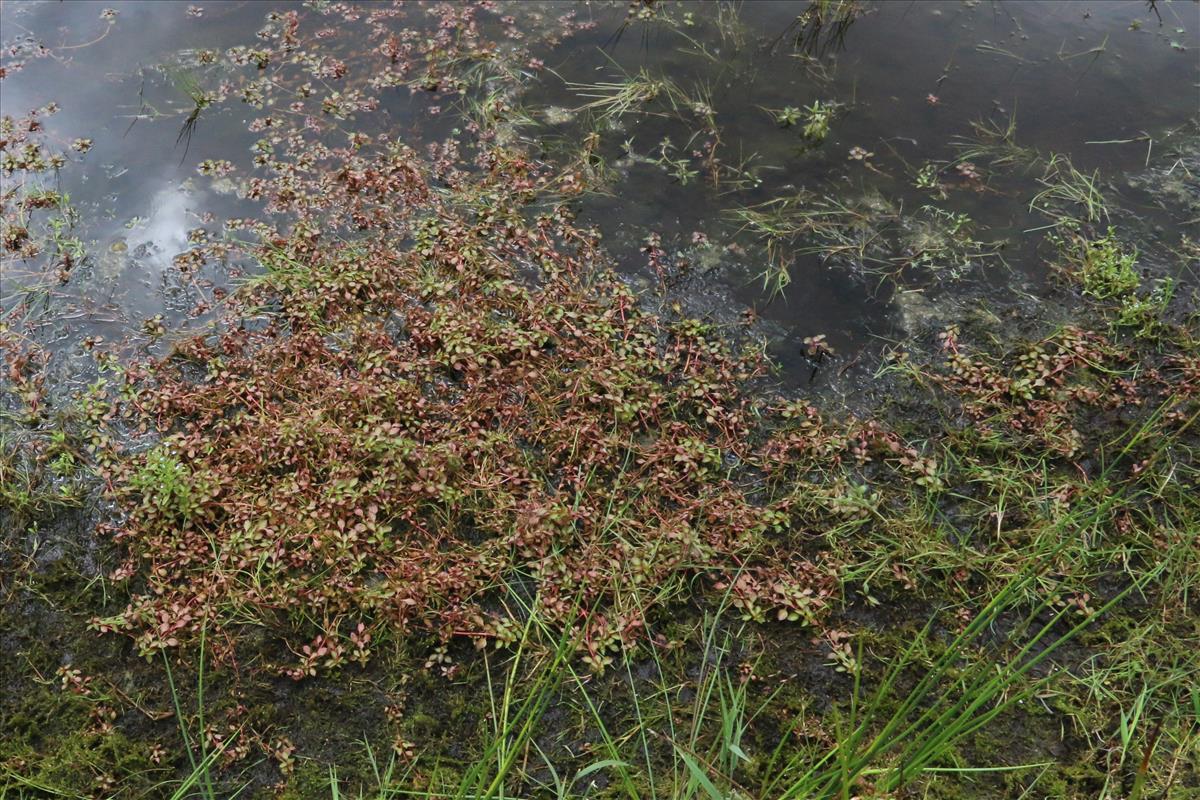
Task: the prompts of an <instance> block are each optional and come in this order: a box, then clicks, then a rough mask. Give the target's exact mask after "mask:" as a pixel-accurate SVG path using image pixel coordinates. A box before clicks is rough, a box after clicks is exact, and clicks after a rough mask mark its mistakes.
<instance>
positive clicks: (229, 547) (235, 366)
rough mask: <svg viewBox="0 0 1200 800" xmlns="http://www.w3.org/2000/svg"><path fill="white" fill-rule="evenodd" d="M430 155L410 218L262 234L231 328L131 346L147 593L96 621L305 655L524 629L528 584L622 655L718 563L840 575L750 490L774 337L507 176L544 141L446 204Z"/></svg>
mask: <svg viewBox="0 0 1200 800" xmlns="http://www.w3.org/2000/svg"><path fill="white" fill-rule="evenodd" d="M414 164H415V162H414ZM414 164H410V165H409V166H410V167H411V169H408V170H407V172H405V173H404V174H405V178H404V180H405V181H406V188H405V189H404V191H403V194H404V196H405V197H409V198H420V199H421V203H422V204H421V206H420V209H419V211H418V212H416V213H414V215H413V219H412V221H411V224H405V225H403V226H397V225H389V226H387V229H385V228H384V227H383V226H371V227H369V228H368V230H366V231H363V232H360V233H359V234H358V235H356V236H353V237H350V238H348V239H346V240H335V239H333V238H326V237H322V236H319V235H314V234H313V233H312V229H311V228H307V227H306V228H303V229H302V230H301V231H300V232H298V233H297V234H296V235H294V236H292V237H291V238H290V239H289V240H287V241H278V242H274V243H271V244H268V245H266V246H264V247H263V248H261V250H260V251H259V257H260V258H261V260H262V263H263V267H264V274H263V275H262V276H261V277H259V278H256V279H254V280H253V281H251V282H250V283H249V284H248V285H247V286H245V287H244V288H243V289H242V291H241V292H240V293H238V294H237V295H235V298H234V303H233V306H232V307H233V312H232V315H231V317H230V319H229V320H228V321H226V322H225V323H224V324H223V325H222V326H221V327H220V329H219V330H218V331H216V332H214V333H212V334H209V335H202V336H197V337H194V338H191V339H188V340H186V341H181V342H179V343H178V344H177V345H176V347H175V349H174V352H173V353H172V354H171V355H170V356H169V357H167V358H165V359H163V360H161V361H158V362H155V363H153V364H148V365H145V366H134V367H133V368H131V369H130V370H129V372H128V376H129V379H130V381H131V388H132V390H133V393H134V394H133V396H134V399H133V400H132V401H131V402H130V403H128V404H127V411H128V413H131V414H133V415H134V416H136V417H137V418H139V419H140V420H141V421H142V422H143V423H147V424H148V425H152V426H154V427H155V428H157V429H158V431H159V433H160V435H161V438H160V439H159V440H158V441H157V443H156V444H154V445H153V447H152V448H151V449H149V450H146V451H144V452H142V453H141V454H139V455H136V456H130V457H127V458H126V459H124V460H123V462H122V463H121V465H120V466H119V467H117V468H116V471H115V473H114V486H115V496H116V498H117V499H118V501H119V503H120V504H121V506H122V508H123V509H124V511H125V512H126V514H127V518H126V519H125V521H124V522H123V523H122V524H121V525H120V526H118V527H117V528H116V529H115V531H114V538H115V540H116V541H117V542H119V543H120V544H121V545H123V546H124V547H125V548H127V550H128V553H129V558H128V560H127V562H126V563H125V564H124V565H123V566H121V567H120V568H119V569H118V570H117V577H119V578H128V579H130V581H131V587H132V589H133V597H132V601H131V603H130V604H129V606H128V608H127V609H126V610H125V611H124V612H123V613H121V614H120V615H118V616H116V617H113V618H110V619H106V620H103V621H102V622H101V623H100V624H101V626H102V627H103V628H106V629H120V630H125V631H128V632H129V633H131V634H132V635H134V636H136V637H137V641H138V644H139V646H140V647H141V648H142V649H143V651H146V652H149V651H152V650H153V649H155V648H160V647H166V646H171V645H175V644H177V643H178V642H180V641H182V640H185V639H188V638H191V637H194V636H195V635H196V634H197V633H198V632H199V630H200V628H201V627H202V626H204V627H207V629H208V630H209V632H210V639H213V638H215V639H216V641H217V642H218V643H220V642H221V641H222V639H223V638H226V637H236V635H237V631H238V629H239V627H241V626H259V625H266V626H268V627H269V628H270V629H272V630H274V631H277V632H279V633H280V635H281V636H282V637H283V639H284V640H285V641H287V642H288V643H289V644H290V645H291V646H292V648H293V649H294V651H295V652H296V653H297V654H299V655H300V657H301V658H300V662H299V663H298V664H297V663H292V664H291V665H290V666H288V669H289V670H290V672H291V674H293V675H295V676H296V677H299V676H302V675H304V674H308V673H311V672H313V671H314V670H315V669H317V668H318V667H320V666H335V665H337V664H339V663H341V662H343V661H345V660H349V659H358V660H363V659H366V658H367V657H368V656H369V653H370V651H371V649H372V644H373V643H374V642H377V641H378V638H379V635H380V632H381V631H384V630H386V631H388V632H391V633H403V632H407V631H413V630H421V631H431V632H433V633H435V634H437V635H438V636H440V637H442V638H443V639H447V638H449V637H451V636H455V635H462V636H469V637H471V638H473V639H475V640H476V641H477V642H478V643H479V644H481V645H483V644H486V643H487V642H488V641H494V642H495V643H497V644H498V645H502V644H505V643H508V642H512V641H515V640H516V638H517V636H518V633H519V628H518V625H519V622H518V620H519V619H520V618H521V617H522V616H523V615H524V614H525V613H526V612H525V610H524V608H523V607H524V606H528V607H529V608H532V609H534V611H535V613H537V614H538V615H539V616H540V617H541V619H542V620H543V621H544V622H546V623H547V624H549V625H552V626H554V627H556V628H558V629H561V630H564V631H575V632H576V633H577V635H579V637H580V641H581V648H582V649H583V650H584V653H583V656H584V658H585V659H586V660H588V661H589V662H590V663H592V664H593V666H595V667H601V666H602V665H603V664H604V663H605V662H606V661H607V660H608V658H609V657H610V654H611V653H612V652H613V651H614V650H615V649H616V648H618V647H619V646H620V645H622V644H629V643H630V642H632V641H633V640H635V639H636V638H637V637H638V636H639V635H640V634H641V629H642V626H643V624H644V621H645V620H646V619H647V617H648V616H652V615H654V614H655V613H656V610H657V609H660V608H662V607H664V606H665V605H666V604H667V603H668V602H670V601H672V600H673V599H675V598H678V597H680V596H682V595H683V594H685V593H686V592H687V591H688V590H689V588H690V584H691V583H692V581H693V580H694V579H695V578H696V577H697V576H701V577H703V578H704V579H705V582H708V583H712V582H717V581H723V582H726V583H729V584H730V585H732V586H733V587H734V588H733V589H732V591H733V592H734V593H735V595H736V597H735V599H736V601H737V602H738V604H739V605H741V606H742V607H743V608H744V609H746V610H747V611H748V613H751V614H752V615H754V616H762V615H763V614H764V613H767V612H773V613H775V614H776V615H778V616H781V617H788V616H790V617H793V618H797V617H803V618H807V619H810V620H813V619H816V618H817V617H818V616H819V614H820V612H821V609H822V608H823V606H824V605H825V603H826V600H827V598H828V596H829V594H830V592H831V588H832V584H833V580H832V577H831V576H830V575H829V574H827V573H826V572H825V571H823V570H821V569H820V568H819V567H817V566H816V565H814V564H813V563H811V562H810V561H808V560H806V559H803V558H800V557H798V556H796V555H794V554H791V553H789V552H788V551H787V550H785V549H784V548H781V547H778V546H777V545H776V544H775V543H774V542H773V533H772V530H773V528H774V527H776V526H781V525H782V521H783V520H785V519H786V516H782V515H780V514H779V513H778V512H777V511H775V510H773V509H771V508H770V507H769V506H766V505H763V504H762V503H761V502H759V501H756V499H755V498H754V494H755V491H756V487H757V481H756V480H755V478H754V476H753V475H752V474H750V473H749V468H748V465H749V464H751V463H752V462H753V461H754V452H753V447H752V444H751V442H752V437H751V428H752V425H753V424H754V420H753V410H752V409H751V407H750V405H749V403H748V401H747V400H746V399H745V397H744V395H743V391H742V387H743V385H744V383H745V382H746V381H747V380H748V379H750V378H751V377H753V376H755V375H757V374H759V372H760V371H761V369H762V367H763V363H762V361H761V360H760V359H759V358H758V357H757V356H756V355H755V354H754V353H753V352H751V353H749V354H737V353H735V352H733V351H732V349H731V348H730V346H729V345H727V344H725V343H723V342H722V340H721V339H720V338H719V337H718V336H717V335H716V334H715V332H713V331H710V330H707V329H706V328H705V326H703V325H701V324H699V323H696V322H693V321H678V322H673V323H669V322H667V321H665V320H664V319H662V318H659V317H657V316H655V315H653V314H651V313H648V312H646V311H644V310H643V309H641V308H640V307H639V303H638V301H637V299H636V298H635V296H634V295H633V293H632V292H631V290H630V289H629V288H628V287H627V286H626V285H625V284H624V283H623V282H622V281H621V280H620V279H619V278H618V277H617V276H616V275H615V274H613V273H612V272H610V271H608V269H607V265H606V264H605V262H604V259H603V257H602V256H601V254H600V252H599V251H598V250H597V247H596V243H595V242H594V241H593V239H592V238H591V237H590V236H589V235H587V234H586V233H584V232H583V231H580V230H578V229H576V228H575V227H573V226H572V225H571V224H570V223H569V222H568V221H567V220H566V219H564V217H563V215H562V214H561V213H549V214H546V215H543V216H538V217H533V218H527V217H525V216H522V214H521V209H520V208H519V207H518V206H517V205H516V203H515V202H512V201H505V200H504V199H503V194H504V193H502V192H497V191H494V189H495V187H497V186H499V185H503V186H509V187H516V186H521V185H524V183H525V182H526V181H527V179H528V176H527V175H526V172H525V167H524V166H523V165H522V163H521V162H519V161H514V162H511V163H508V164H507V165H505V166H504V167H503V168H501V167H497V169H496V170H494V171H492V172H491V173H489V174H487V175H485V176H483V177H482V178H481V179H480V181H479V182H478V183H477V184H474V185H473V186H474V188H473V189H472V191H470V192H468V191H466V190H465V189H463V190H457V191H455V192H454V193H452V195H448V196H446V197H449V198H450V199H452V200H453V202H446V197H439V196H436V193H435V192H433V190H432V189H430V188H429V187H428V186H427V185H424V184H422V183H421V178H420V175H421V174H422V171H421V170H420V169H418V168H417V167H416V166H415V165H414ZM395 196H396V197H397V203H399V202H400V192H399V191H397V192H396V194H395ZM508 196H509V197H512V198H516V197H519V196H520V193H519V192H510V193H508ZM413 207H414V208H416V206H415V205H414V206H413ZM404 216H405V215H404V214H397V219H402V218H403V217H404ZM213 632H216V633H217V634H224V637H222V636H221V635H217V636H216V637H214V636H213ZM227 641H230V642H232V641H233V638H227Z"/></svg>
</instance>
